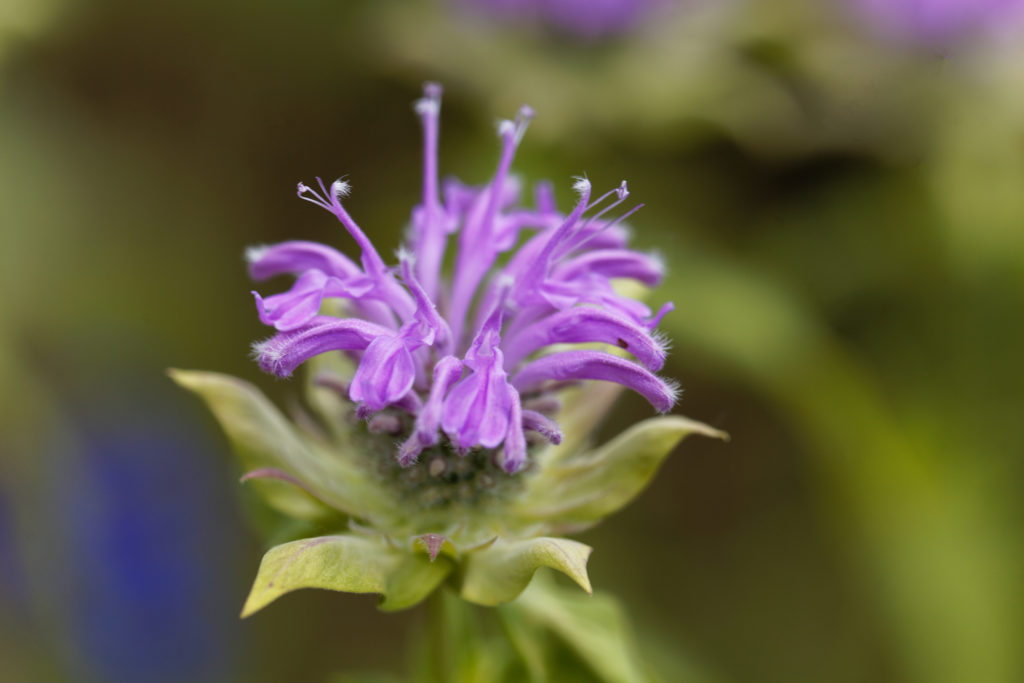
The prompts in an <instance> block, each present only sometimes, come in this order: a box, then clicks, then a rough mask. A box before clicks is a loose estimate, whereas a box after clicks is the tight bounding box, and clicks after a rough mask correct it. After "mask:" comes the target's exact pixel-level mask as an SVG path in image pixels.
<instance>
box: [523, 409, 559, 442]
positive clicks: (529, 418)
mask: <svg viewBox="0 0 1024 683" xmlns="http://www.w3.org/2000/svg"><path fill="white" fill-rule="evenodd" d="M523 429H528V430H530V431H532V432H537V433H538V434H540V435H541V436H543V437H544V438H545V439H547V440H548V441H550V442H551V443H553V444H555V445H556V446H557V445H558V444H560V443H562V430H561V429H559V428H558V425H557V424H556V423H555V421H554V420H552V419H551V418H549V417H547V416H546V415H543V414H541V413H538V412H537V411H536V410H524V411H523Z"/></svg>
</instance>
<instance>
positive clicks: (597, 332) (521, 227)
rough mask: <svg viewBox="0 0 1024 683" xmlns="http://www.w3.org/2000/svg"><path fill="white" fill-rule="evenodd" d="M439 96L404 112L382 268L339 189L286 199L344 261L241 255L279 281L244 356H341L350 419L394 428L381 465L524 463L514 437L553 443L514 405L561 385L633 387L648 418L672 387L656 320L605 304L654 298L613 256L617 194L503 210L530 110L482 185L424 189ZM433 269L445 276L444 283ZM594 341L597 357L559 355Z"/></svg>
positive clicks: (508, 126) (273, 368) (512, 191)
mask: <svg viewBox="0 0 1024 683" xmlns="http://www.w3.org/2000/svg"><path fill="white" fill-rule="evenodd" d="M440 104H441V93H440V88H439V87H438V86H437V85H434V84H429V85H427V86H426V88H425V95H424V98H423V99H421V100H420V101H418V102H417V103H416V111H417V112H418V113H419V115H420V118H421V120H422V124H423V130H424V155H423V156H424V162H423V168H424V174H423V196H422V201H421V203H420V205H419V206H417V207H416V208H415V209H414V210H413V212H412V222H411V228H410V235H409V244H407V245H406V246H403V247H402V248H401V249H400V250H399V251H398V256H397V259H398V263H397V265H388V264H387V263H385V261H384V259H383V258H382V257H381V255H380V253H379V252H378V251H377V249H376V247H375V246H374V245H373V243H372V242H371V241H370V239H369V238H368V237H367V235H366V233H365V232H364V231H363V230H362V229H361V228H360V227H359V225H357V224H356V222H355V221H354V220H353V219H352V217H351V216H350V215H349V213H348V212H347V211H346V209H345V207H344V205H343V199H344V198H345V197H346V196H347V195H348V194H349V191H350V188H349V185H348V183H346V182H345V181H343V180H336V181H334V182H333V183H332V184H330V185H329V186H328V185H326V184H325V183H324V182H323V181H321V180H320V179H317V183H316V186H315V187H311V186H308V185H305V184H302V183H300V184H299V186H298V193H299V196H300V197H301V198H302V199H305V200H306V201H309V202H311V203H313V204H315V205H316V206H319V207H321V208H323V209H325V210H327V211H328V212H330V213H331V214H333V215H334V216H335V217H336V218H337V219H338V221H340V222H341V224H342V226H344V228H345V230H346V231H347V232H348V233H349V235H350V236H351V238H352V239H353V241H354V242H355V244H356V246H357V247H358V248H359V250H360V259H359V263H358V264H357V263H355V262H353V261H352V260H350V259H349V258H347V257H346V256H344V255H343V254H341V253H340V252H338V251H335V250H334V249H332V248H330V247H327V246H324V245H321V244H314V243H310V242H285V243H283V244H278V245H274V246H269V247H261V248H258V249H253V250H250V252H249V262H250V271H251V274H252V276H253V277H254V278H256V279H263V278H267V277H270V276H272V275H277V274H281V273H290V274H293V275H295V276H296V280H295V282H294V284H293V286H292V288H291V289H290V290H288V291H287V292H284V293H282V294H275V295H273V296H268V297H266V298H263V297H262V296H260V295H259V294H258V293H256V292H254V293H253V294H254V296H255V297H256V303H257V308H258V311H259V315H260V319H261V320H262V321H263V322H264V323H266V324H267V325H270V326H272V327H274V328H275V329H276V330H277V331H278V332H277V334H276V335H275V336H273V337H271V338H270V339H267V340H266V341H263V342H260V343H258V344H256V345H255V347H254V351H255V356H256V358H257V360H258V361H259V364H260V367H262V368H263V369H264V370H265V371H267V372H270V373H273V374H276V375H279V376H282V377H286V376H288V375H290V374H291V373H292V371H293V370H294V369H295V368H296V367H297V366H299V365H301V364H302V363H304V362H306V361H308V360H309V359H310V358H312V357H314V356H317V355H320V354H323V353H326V352H330V351H343V352H345V353H347V354H349V355H350V356H351V357H352V358H353V359H354V360H355V362H356V364H357V369H356V371H355V375H354V376H353V377H352V380H351V382H350V384H349V387H348V398H349V399H350V400H351V401H353V402H354V403H355V404H356V405H357V406H358V414H359V415H360V416H362V417H363V418H366V419H371V418H372V417H373V416H375V415H378V414H380V413H381V412H382V411H385V412H386V414H387V415H388V416H389V417H391V418H395V419H394V420H393V421H394V422H397V423H399V424H408V425H410V430H409V434H407V435H406V436H407V438H406V440H405V441H404V443H403V444H402V445H401V447H400V449H399V451H398V453H397V455H398V457H399V460H400V462H401V463H402V464H405V465H408V464H411V463H412V462H414V461H415V460H416V459H417V458H418V457H419V456H420V455H421V454H422V453H423V451H424V450H425V449H430V448H438V447H441V446H444V445H447V446H450V448H451V449H453V450H454V451H455V452H456V453H459V454H465V453H467V452H469V451H470V450H471V449H474V448H480V449H499V448H500V452H499V453H498V458H499V460H500V462H501V464H502V466H503V467H504V469H505V470H506V471H508V472H515V471H517V470H519V469H520V468H521V467H522V466H523V465H524V464H525V463H526V460H527V457H528V448H527V438H526V436H527V435H526V433H527V432H533V433H536V434H538V435H541V436H543V437H545V438H547V439H548V440H550V441H554V442H556V443H557V441H558V440H559V438H560V437H559V432H558V428H557V426H556V425H555V424H554V423H553V422H552V420H551V419H550V418H549V417H547V416H545V415H543V414H542V413H540V412H538V411H536V410H533V409H531V408H529V407H528V405H529V404H531V403H538V402H539V403H542V404H543V403H545V402H547V403H550V401H548V399H549V398H551V393H552V391H553V390H554V389H557V388H558V387H560V386H562V385H563V384H564V383H565V382H572V381H578V380H603V381H608V382H615V383H618V384H621V385H623V386H625V387H628V388H630V389H633V390H634V391H636V392H638V393H639V394H641V395H642V396H643V397H644V398H646V399H647V400H648V401H649V402H650V403H651V405H653V406H654V407H655V409H657V410H658V411H659V412H666V411H668V410H669V409H671V408H672V405H673V404H674V403H675V400H676V393H677V390H676V388H675V386H674V384H672V383H671V382H668V381H666V380H664V379H662V378H660V377H658V376H657V375H656V374H655V372H657V371H658V370H659V369H660V368H661V366H662V364H663V363H664V361H665V344H664V342H663V340H662V338H661V336H660V335H658V334H657V333H656V332H655V327H656V325H657V324H658V321H659V320H660V319H661V317H662V316H663V315H664V314H665V313H666V312H667V311H669V310H670V309H671V304H667V305H666V306H664V307H663V308H662V309H661V310H660V311H659V312H658V313H657V314H656V315H652V312H651V311H650V310H649V309H648V308H647V307H646V306H645V305H644V304H642V303H641V302H639V301H637V300H635V299H632V298H629V297H628V296H624V295H622V294H620V293H618V292H617V291H616V289H615V287H613V280H615V279H621V278H628V279H633V280H637V281H640V282H642V283H644V284H647V285H654V284H657V282H658V281H659V280H660V278H661V272H662V265H661V262H660V261H659V260H658V259H657V258H656V257H654V256H651V255H649V254H644V253H641V252H637V251H633V250H630V249H628V248H627V247H626V232H625V231H624V230H623V229H622V227H621V222H622V221H623V220H624V219H625V218H626V217H628V216H629V215H631V214H632V213H633V212H634V211H636V209H638V208H639V206H637V207H633V208H632V209H629V210H627V211H623V212H620V211H619V207H620V206H621V205H622V204H623V203H624V202H625V201H626V200H627V198H628V197H629V191H628V190H627V188H626V183H625V182H623V183H622V184H621V185H620V186H619V187H617V188H614V189H612V190H610V191H608V192H606V193H604V194H602V195H601V196H599V197H596V198H595V197H594V196H593V194H592V190H591V184H590V182H589V181H588V180H587V179H586V178H580V179H578V180H577V181H576V183H575V186H574V189H575V191H576V193H577V195H578V199H577V201H576V205H575V206H574V207H573V208H572V210H571V211H570V212H569V213H568V214H562V213H561V212H559V211H558V210H557V209H556V208H555V206H554V202H553V200H552V197H551V191H550V188H549V187H548V186H546V185H540V186H538V188H537V190H536V195H537V200H536V202H535V206H534V207H533V208H523V207H520V206H518V204H517V199H518V195H519V187H518V182H517V181H516V180H515V179H514V178H513V177H512V176H510V174H509V169H510V167H511V165H512V161H513V158H514V156H515V152H516V148H517V147H518V145H519V143H520V141H521V140H522V138H523V134H524V133H525V132H526V127H527V124H528V123H529V120H530V118H531V117H532V115H533V113H532V112H531V111H530V109H529V108H527V107H523V108H522V109H521V110H520V112H519V115H518V117H517V118H516V120H515V121H502V122H501V123H500V125H499V126H498V135H499V138H500V140H501V152H500V157H499V161H498V168H497V170H496V171H495V174H494V177H493V178H492V179H491V181H490V182H489V183H487V184H486V185H484V186H482V187H469V186H466V185H463V184H461V183H459V182H458V181H455V180H451V181H448V182H446V183H445V184H444V185H443V187H442V186H439V183H438V179H437V147H438V145H437V141H438V127H439V126H438V124H439V121H438V119H439V114H440ZM446 258H448V259H450V261H451V263H452V264H453V266H452V269H451V272H450V274H447V273H445V272H444V269H443V264H444V263H445V260H446ZM325 299H338V300H340V301H342V302H343V308H344V311H345V313H344V317H337V316H334V315H324V314H321V312H320V311H321V308H322V306H323V303H324V300H325ZM595 343H597V344H604V345H610V346H611V347H614V348H615V350H616V351H624V352H625V353H626V354H628V355H629V356H631V358H627V357H624V354H622V353H618V352H615V353H613V352H610V351H609V350H607V349H601V348H570V347H569V346H566V345H579V344H587V345H589V344H595Z"/></svg>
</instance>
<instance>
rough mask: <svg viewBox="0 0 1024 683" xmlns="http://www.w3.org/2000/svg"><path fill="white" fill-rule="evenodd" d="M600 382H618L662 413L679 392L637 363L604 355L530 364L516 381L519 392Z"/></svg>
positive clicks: (571, 354) (568, 355) (567, 355)
mask: <svg viewBox="0 0 1024 683" xmlns="http://www.w3.org/2000/svg"><path fill="white" fill-rule="evenodd" d="M573 379H596V380H604V381H607V382H616V383H617V384H621V385H623V386H625V387H627V388H629V389H632V390H633V391H635V392H637V393H638V394H640V395H641V396H643V397H644V398H646V399H647V400H648V401H649V402H650V403H651V405H653V406H654V408H655V409H656V410H657V411H658V412H662V413H664V412H668V411H669V410H671V409H672V406H673V405H675V402H676V396H677V393H678V391H677V389H676V388H675V387H674V386H672V385H670V384H669V383H667V382H666V381H665V380H663V379H661V378H660V377H658V376H656V375H654V374H653V373H651V372H650V371H648V370H646V369H644V368H643V367H641V366H640V365H637V364H636V363H633V362H630V361H628V360H626V359H624V358H619V357H618V356H613V355H611V354H608V353H603V352H601V351H564V352H561V353H553V354H551V355H550V356H544V357H543V358H538V359H537V360H535V361H532V362H530V363H527V364H526V365H525V366H524V367H523V369H522V370H520V371H519V373H518V374H516V376H515V377H514V378H513V379H512V385H513V386H514V387H516V388H517V389H519V391H528V390H531V389H536V388H537V387H539V386H540V385H541V384H542V383H543V382H545V381H547V380H558V381H561V380H573Z"/></svg>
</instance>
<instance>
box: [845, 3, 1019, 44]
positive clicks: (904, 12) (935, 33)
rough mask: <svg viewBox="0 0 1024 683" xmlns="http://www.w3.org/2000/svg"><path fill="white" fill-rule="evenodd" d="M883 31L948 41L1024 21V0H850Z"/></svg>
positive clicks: (897, 35) (907, 36) (901, 35)
mask: <svg viewBox="0 0 1024 683" xmlns="http://www.w3.org/2000/svg"><path fill="white" fill-rule="evenodd" d="M847 2H849V3H850V4H852V5H853V6H854V7H855V8H856V9H857V10H859V11H860V12H862V13H863V14H864V15H865V16H866V17H867V18H868V19H869V20H870V21H871V22H872V23H873V24H874V25H875V26H876V27H877V28H878V29H879V31H881V32H883V33H886V34H889V35H892V36H894V37H898V38H903V39H911V40H914V41H920V42H924V43H948V42H951V41H955V40H958V39H960V38H965V37H970V36H972V35H976V34H978V33H982V32H991V31H995V30H1001V29H1004V28H1006V27H1017V28H1020V27H1021V26H1022V24H1024V0H847Z"/></svg>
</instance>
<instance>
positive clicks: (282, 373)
mask: <svg viewBox="0 0 1024 683" xmlns="http://www.w3.org/2000/svg"><path fill="white" fill-rule="evenodd" d="M381 335H389V332H388V330H387V329H386V328H384V327H381V326H380V325H374V324H373V323H368V322H366V321H365V320H359V319H358V318H345V319H341V320H339V319H337V318H329V317H326V316H323V317H319V318H315V319H314V320H313V321H312V322H311V323H310V324H308V325H306V326H305V327H302V328H299V329H296V330H290V331H288V332H281V333H280V334H277V335H275V336H273V337H271V338H270V339H267V340H265V341H262V342H259V343H257V344H254V345H253V353H254V354H255V356H256V360H257V361H258V362H259V364H260V368H262V369H263V371H264V372H269V373H272V374H275V375H278V376H279V377H288V376H289V375H291V374H292V371H293V370H295V368H297V367H298V366H299V365H301V364H302V363H304V362H306V361H307V360H309V359H310V358H312V357H313V356H317V355H319V354H321V353H326V352H327V351H337V350H341V351H362V350H363V349H365V348H366V347H367V346H369V345H370V343H371V342H372V341H373V340H374V339H376V338H377V337H379V336H381Z"/></svg>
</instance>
